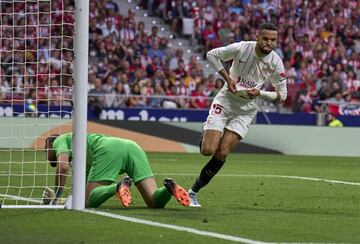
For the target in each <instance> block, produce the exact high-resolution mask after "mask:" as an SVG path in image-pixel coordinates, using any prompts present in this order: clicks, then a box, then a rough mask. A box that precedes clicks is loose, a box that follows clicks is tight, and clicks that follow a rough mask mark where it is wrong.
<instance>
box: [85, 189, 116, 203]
mask: <svg viewBox="0 0 360 244" xmlns="http://www.w3.org/2000/svg"><path fill="white" fill-rule="evenodd" d="M116 191H117V184H111V185H108V186H98V187H96V188H94V189H93V190H92V191H91V193H90V195H89V199H88V206H87V207H90V208H97V207H99V206H100V205H101V204H103V203H104V202H105V201H106V200H108V199H109V198H110V197H112V196H114V195H115V193H116Z"/></svg>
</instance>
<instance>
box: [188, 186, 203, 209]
mask: <svg viewBox="0 0 360 244" xmlns="http://www.w3.org/2000/svg"><path fill="white" fill-rule="evenodd" d="M189 197H190V205H189V207H193V208H201V205H200V203H199V202H198V200H197V198H196V192H194V191H192V190H189Z"/></svg>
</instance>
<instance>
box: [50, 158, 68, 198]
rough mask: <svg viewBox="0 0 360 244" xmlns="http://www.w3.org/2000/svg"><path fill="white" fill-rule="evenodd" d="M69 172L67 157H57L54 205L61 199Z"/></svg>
mask: <svg viewBox="0 0 360 244" xmlns="http://www.w3.org/2000/svg"><path fill="white" fill-rule="evenodd" d="M68 172H69V155H68V154H66V153H62V154H60V155H59V156H58V157H57V164H56V175H55V195H54V200H53V203H52V204H56V202H57V200H58V199H59V198H60V197H61V195H62V193H63V191H64V186H65V183H66V179H67V174H68Z"/></svg>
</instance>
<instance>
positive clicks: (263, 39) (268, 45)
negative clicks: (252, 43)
mask: <svg viewBox="0 0 360 244" xmlns="http://www.w3.org/2000/svg"><path fill="white" fill-rule="evenodd" d="M276 44H277V31H275V30H261V31H260V32H259V35H258V37H257V46H258V47H259V50H260V51H261V52H262V53H263V54H269V53H271V51H272V50H273V49H274V48H275V47H276Z"/></svg>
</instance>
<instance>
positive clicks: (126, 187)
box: [116, 176, 131, 208]
mask: <svg viewBox="0 0 360 244" xmlns="http://www.w3.org/2000/svg"><path fill="white" fill-rule="evenodd" d="M130 186H131V179H130V177H129V176H125V177H124V178H123V179H122V181H120V182H119V183H118V185H117V193H116V197H117V198H118V199H119V201H120V202H121V204H122V205H123V206H124V207H126V208H127V207H129V206H130V204H131V194H130Z"/></svg>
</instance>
